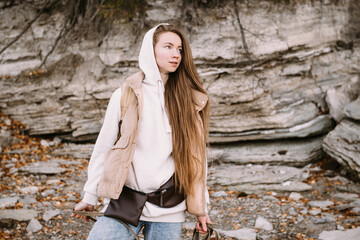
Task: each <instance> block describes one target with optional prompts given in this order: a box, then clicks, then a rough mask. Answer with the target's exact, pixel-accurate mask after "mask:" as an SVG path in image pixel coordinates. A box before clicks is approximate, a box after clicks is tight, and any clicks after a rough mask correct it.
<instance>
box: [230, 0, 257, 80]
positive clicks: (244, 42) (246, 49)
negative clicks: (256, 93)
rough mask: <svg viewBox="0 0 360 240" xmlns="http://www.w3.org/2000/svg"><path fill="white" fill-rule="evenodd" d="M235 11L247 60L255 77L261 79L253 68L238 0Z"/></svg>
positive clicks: (235, 1) (235, 2) (235, 0)
mask: <svg viewBox="0 0 360 240" xmlns="http://www.w3.org/2000/svg"><path fill="white" fill-rule="evenodd" d="M234 11H235V15H236V18H237V22H238V24H239V28H240V34H241V41H242V43H243V46H244V49H245V55H246V58H247V60H248V61H249V64H250V69H251V72H252V73H253V74H254V76H255V77H256V78H257V79H259V77H258V76H257V75H256V73H255V71H254V66H253V60H252V58H251V56H250V51H249V47H248V45H247V43H246V39H245V33H244V28H243V26H242V24H241V21H240V16H239V11H238V8H237V0H234Z"/></svg>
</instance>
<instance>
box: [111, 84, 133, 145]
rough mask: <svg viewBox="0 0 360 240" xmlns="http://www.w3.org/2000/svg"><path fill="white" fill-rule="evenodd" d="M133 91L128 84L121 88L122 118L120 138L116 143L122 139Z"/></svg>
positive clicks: (118, 137)
mask: <svg viewBox="0 0 360 240" xmlns="http://www.w3.org/2000/svg"><path fill="white" fill-rule="evenodd" d="M132 91H133V90H132V89H131V87H130V85H129V84H128V83H127V82H126V83H124V84H123V86H122V88H121V98H120V108H121V118H120V122H119V132H118V136H117V138H116V141H115V143H116V142H117V141H118V140H119V139H120V137H121V124H122V122H123V119H124V116H125V114H126V111H127V110H128V109H129V106H130V103H131V92H132Z"/></svg>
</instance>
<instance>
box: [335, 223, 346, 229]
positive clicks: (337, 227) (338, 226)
mask: <svg viewBox="0 0 360 240" xmlns="http://www.w3.org/2000/svg"><path fill="white" fill-rule="evenodd" d="M336 229H337V230H344V229H345V228H344V227H343V226H341V225H339V224H338V225H336Z"/></svg>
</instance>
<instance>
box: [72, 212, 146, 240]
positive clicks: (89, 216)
mask: <svg viewBox="0 0 360 240" xmlns="http://www.w3.org/2000/svg"><path fill="white" fill-rule="evenodd" d="M73 214H75V215H82V216H86V217H88V218H89V219H90V220H92V221H93V222H96V219H95V218H94V217H99V216H104V213H103V212H95V211H93V212H90V211H75V210H74V211H73ZM113 219H115V218H113ZM115 220H117V221H119V222H120V223H122V224H123V225H124V226H125V227H126V228H127V229H128V230H129V231H130V232H131V234H132V235H133V236H134V238H135V239H136V240H140V238H139V237H138V236H137V235H136V234H135V232H134V231H133V230H132V229H131V227H129V225H128V224H127V223H126V222H123V221H121V220H119V219H115Z"/></svg>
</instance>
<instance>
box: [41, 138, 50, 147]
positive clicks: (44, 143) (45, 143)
mask: <svg viewBox="0 0 360 240" xmlns="http://www.w3.org/2000/svg"><path fill="white" fill-rule="evenodd" d="M40 145H41V146H43V147H49V146H50V145H49V143H48V141H46V140H44V139H42V140H41V141H40Z"/></svg>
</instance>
